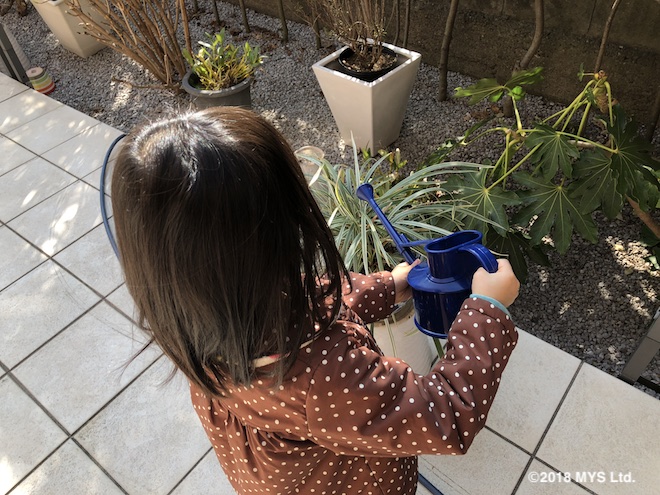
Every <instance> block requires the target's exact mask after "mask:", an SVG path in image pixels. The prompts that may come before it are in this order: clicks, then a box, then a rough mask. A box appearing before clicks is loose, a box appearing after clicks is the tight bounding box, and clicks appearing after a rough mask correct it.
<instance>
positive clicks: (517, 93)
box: [511, 86, 525, 101]
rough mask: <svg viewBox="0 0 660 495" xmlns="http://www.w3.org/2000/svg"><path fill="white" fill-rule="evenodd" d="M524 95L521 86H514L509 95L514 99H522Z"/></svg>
mask: <svg viewBox="0 0 660 495" xmlns="http://www.w3.org/2000/svg"><path fill="white" fill-rule="evenodd" d="M524 96H525V90H524V89H523V88H522V86H516V87H514V88H513V89H512V90H511V97H512V98H514V99H515V100H516V101H520V100H522V99H523V97H524Z"/></svg>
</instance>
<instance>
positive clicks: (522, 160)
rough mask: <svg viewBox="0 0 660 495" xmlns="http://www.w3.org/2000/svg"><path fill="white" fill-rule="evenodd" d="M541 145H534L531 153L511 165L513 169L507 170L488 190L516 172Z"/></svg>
mask: <svg viewBox="0 0 660 495" xmlns="http://www.w3.org/2000/svg"><path fill="white" fill-rule="evenodd" d="M540 147H541V145H540V144H537V145H536V146H534V147H533V148H532V149H531V150H530V151H529V153H527V154H526V155H525V156H524V157H522V159H521V160H520V161H519V162H518V163H516V164H515V165H514V166H513V167H511V170H509V171H508V172H507V174H506V175H503V176H502V177H500V178H499V179H497V180H496V181H495V182H493V183H492V184H491V185H490V186H489V187H488V190H489V191H490V190H491V189H493V188H494V187H495V186H496V185H498V184H499V183H500V182H503V181H504V180H505V179H506V178H507V177H508V176H509V175H511V174H512V173H513V172H515V171H516V170H517V169H518V168H520V166H521V165H522V164H523V163H525V162H526V161H527V160H529V158H530V157H531V156H532V155H533V154H534V153H536V150H538V149H539V148H540Z"/></svg>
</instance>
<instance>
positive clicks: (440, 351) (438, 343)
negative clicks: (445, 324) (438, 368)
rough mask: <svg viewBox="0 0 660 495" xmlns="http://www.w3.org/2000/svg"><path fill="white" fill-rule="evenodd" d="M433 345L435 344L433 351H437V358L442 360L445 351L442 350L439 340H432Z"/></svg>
mask: <svg viewBox="0 0 660 495" xmlns="http://www.w3.org/2000/svg"><path fill="white" fill-rule="evenodd" d="M433 344H435V349H436V350H437V351H438V357H439V358H442V357H443V356H444V355H445V350H444V349H443V348H442V342H440V339H433Z"/></svg>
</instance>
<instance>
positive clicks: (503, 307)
mask: <svg viewBox="0 0 660 495" xmlns="http://www.w3.org/2000/svg"><path fill="white" fill-rule="evenodd" d="M470 297H476V298H479V299H483V300H484V301H488V302H489V303H491V304H492V305H494V306H495V307H496V308H500V309H501V310H502V311H504V312H505V313H506V314H507V315H509V316H511V313H509V310H508V309H507V308H506V307H505V306H504V304H502V303H501V302H499V301H498V300H497V299H493V298H492V297H488V296H482V295H481V294H470Z"/></svg>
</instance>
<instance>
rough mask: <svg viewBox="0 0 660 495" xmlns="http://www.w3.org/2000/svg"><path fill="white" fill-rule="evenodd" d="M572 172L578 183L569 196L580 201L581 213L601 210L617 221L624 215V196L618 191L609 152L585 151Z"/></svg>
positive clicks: (573, 185) (574, 184)
mask: <svg viewBox="0 0 660 495" xmlns="http://www.w3.org/2000/svg"><path fill="white" fill-rule="evenodd" d="M573 172H574V173H575V177H576V178H577V180H576V181H575V182H573V183H572V184H571V185H570V196H571V198H575V199H579V200H580V212H581V213H591V212H592V211H594V210H595V209H597V208H598V207H601V208H602V210H603V213H605V215H607V217H608V218H614V217H616V216H617V215H618V214H619V212H621V208H622V207H623V196H622V195H621V194H620V193H619V192H618V191H617V190H616V189H617V179H616V177H615V175H614V170H613V169H612V157H611V155H610V154H609V153H607V152H605V151H603V150H600V149H597V150H588V151H584V152H583V153H582V156H580V159H579V160H578V161H577V162H575V164H574V165H573Z"/></svg>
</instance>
